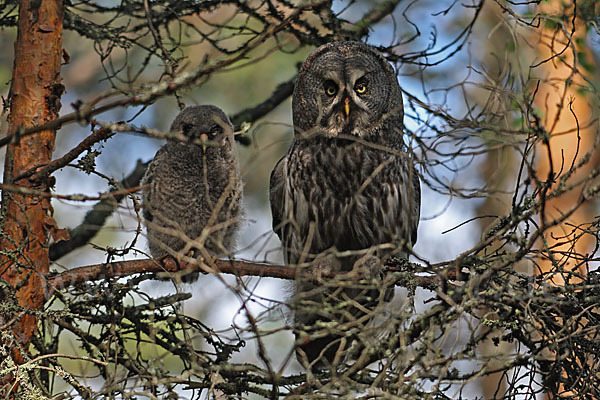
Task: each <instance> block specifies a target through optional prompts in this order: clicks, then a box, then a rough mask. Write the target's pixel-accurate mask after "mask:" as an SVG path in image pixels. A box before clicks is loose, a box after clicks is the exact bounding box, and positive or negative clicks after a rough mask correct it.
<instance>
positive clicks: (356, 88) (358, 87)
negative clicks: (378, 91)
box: [354, 81, 367, 94]
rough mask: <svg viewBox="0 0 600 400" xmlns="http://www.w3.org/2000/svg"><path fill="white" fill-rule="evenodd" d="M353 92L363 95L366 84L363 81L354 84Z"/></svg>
mask: <svg viewBox="0 0 600 400" xmlns="http://www.w3.org/2000/svg"><path fill="white" fill-rule="evenodd" d="M354 91H355V92H356V93H358V94H363V93H365V92H366V91H367V83H366V82H364V81H359V82H356V85H354Z"/></svg>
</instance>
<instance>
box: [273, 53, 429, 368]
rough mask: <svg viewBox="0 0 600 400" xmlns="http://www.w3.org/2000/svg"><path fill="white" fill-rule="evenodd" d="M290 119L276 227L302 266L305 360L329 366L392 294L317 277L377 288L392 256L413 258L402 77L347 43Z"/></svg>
mask: <svg viewBox="0 0 600 400" xmlns="http://www.w3.org/2000/svg"><path fill="white" fill-rule="evenodd" d="M292 112H293V121H294V141H293V142H292V144H291V145H290V148H289V149H288V152H287V154H286V155H285V156H284V157H283V158H282V159H281V160H280V161H279V162H278V163H277V165H276V166H275V168H274V170H273V172H272V173H271V185H270V201H271V212H272V214H273V229H274V230H275V232H276V233H277V235H278V236H279V238H280V239H281V241H282V244H283V251H284V256H285V260H286V263H287V264H290V265H297V267H298V268H301V270H300V271H299V272H300V273H299V274H298V276H300V278H297V279H296V283H295V294H294V298H293V302H292V303H293V304H292V307H293V309H294V313H295V320H294V324H295V329H294V333H295V335H296V343H297V345H298V347H297V355H298V356H299V359H300V360H301V361H307V362H308V363H309V364H310V365H311V366H327V365H331V364H332V363H334V360H344V359H345V358H347V355H348V347H349V343H350V342H352V341H353V340H354V339H355V338H356V337H357V335H358V334H357V332H358V333H366V332H368V329H369V328H368V326H367V325H368V322H369V321H370V320H371V319H372V318H371V316H369V313H370V310H369V309H370V308H372V307H374V305H376V304H381V303H382V302H385V301H388V300H389V298H390V297H391V296H390V294H393V292H392V288H390V287H385V288H384V287H382V286H381V285H380V286H376V285H375V286H373V285H371V286H369V285H362V284H360V283H359V281H360V280H358V279H355V282H352V281H351V282H350V285H348V282H346V284H347V285H346V286H344V287H343V288H341V287H338V285H339V282H340V281H336V280H329V281H328V280H324V279H321V281H320V282H319V283H316V282H315V277H317V278H318V276H319V274H320V275H324V272H333V273H336V272H348V271H358V272H359V273H360V274H361V275H360V276H363V277H364V278H366V279H365V281H369V280H371V281H373V279H376V278H379V277H380V275H381V272H382V269H383V263H384V262H385V260H386V259H387V258H389V257H390V256H400V257H407V253H408V249H410V247H411V246H412V244H414V243H415V241H416V237H417V225H418V222H419V210H420V202H421V200H420V199H421V194H420V186H419V178H418V176H417V173H416V171H415V170H414V168H413V164H412V161H411V159H410V158H409V156H408V154H407V153H406V152H405V145H404V142H403V138H402V136H403V134H402V119H403V116H404V113H403V105H402V93H401V90H400V86H399V85H398V81H397V78H396V74H395V73H394V70H393V68H392V67H391V65H390V64H389V63H388V62H387V60H386V59H385V58H384V57H383V56H382V55H381V54H380V53H379V52H378V51H376V50H375V49H373V48H372V47H370V46H367V45H365V44H363V43H360V42H345V41H340V42H333V43H329V44H326V45H324V46H321V47H319V48H317V49H316V50H314V51H313V52H312V53H311V54H310V55H309V56H308V58H307V59H306V61H305V62H304V64H303V65H302V68H301V69H300V72H299V75H298V80H297V82H296V86H295V89H294V94H293V98H292ZM302 271H306V273H304V274H303V273H302ZM353 283H355V284H353ZM352 332H354V333H352ZM353 335H354V337H353ZM355 342H356V341H355Z"/></svg>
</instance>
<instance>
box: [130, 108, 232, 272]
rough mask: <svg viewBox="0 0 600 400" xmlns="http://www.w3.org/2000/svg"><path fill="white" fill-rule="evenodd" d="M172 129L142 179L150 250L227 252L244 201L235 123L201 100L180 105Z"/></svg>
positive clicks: (161, 253)
mask: <svg viewBox="0 0 600 400" xmlns="http://www.w3.org/2000/svg"><path fill="white" fill-rule="evenodd" d="M170 130H171V132H173V133H174V137H172V138H169V139H168V140H167V143H166V144H165V145H164V146H163V147H161V148H160V149H159V150H158V152H157V153H156V155H155V156H154V159H153V160H152V161H151V162H150V165H148V169H147V171H146V174H145V176H144V179H143V181H142V184H143V185H144V190H143V196H142V200H143V202H142V207H143V217H144V224H145V225H146V229H147V232H148V246H149V249H150V254H151V255H152V257H155V258H157V257H162V256H165V255H171V256H174V257H176V258H181V257H182V256H185V255H188V254H193V255H194V256H204V257H207V256H217V257H218V256H226V255H229V254H230V253H231V252H232V251H233V250H234V245H235V236H236V233H237V230H238V226H239V219H240V212H241V202H242V182H241V179H240V171H239V165H238V161H237V157H236V154H235V151H234V148H233V126H232V125H231V122H230V121H229V118H227V115H225V113H224V112H223V111H222V110H221V109H220V108H218V107H215V106H211V105H202V106H192V107H187V108H186V109H184V110H183V111H181V112H180V113H179V114H178V115H177V117H176V118H175V120H174V121H173V123H172V125H171V129H170ZM177 134H179V137H177ZM181 135H183V136H181ZM182 139H183V140H182ZM191 252H192V253H191ZM195 279H197V274H196V275H192V276H191V277H190V276H188V277H186V281H188V282H190V281H193V280H195Z"/></svg>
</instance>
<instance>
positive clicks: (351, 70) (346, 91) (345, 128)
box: [292, 42, 402, 137]
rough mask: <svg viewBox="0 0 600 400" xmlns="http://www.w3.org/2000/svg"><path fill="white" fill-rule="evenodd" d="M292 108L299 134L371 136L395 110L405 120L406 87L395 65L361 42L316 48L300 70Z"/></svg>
mask: <svg viewBox="0 0 600 400" xmlns="http://www.w3.org/2000/svg"><path fill="white" fill-rule="evenodd" d="M292 109H293V113H294V126H295V127H296V133H297V134H307V135H311V134H324V135H326V136H328V137H337V136H348V135H352V136H358V137H367V136H369V135H372V134H375V133H376V132H377V131H379V130H380V128H381V126H382V124H383V122H384V120H385V119H387V118H389V117H390V114H394V113H395V114H396V115H395V117H396V119H399V121H400V124H401V121H402V97H401V92H400V87H399V85H398V82H397V80H396V76H395V74H394V73H393V70H392V68H391V66H390V65H389V64H388V63H387V61H386V60H385V59H384V58H383V56H381V55H380V54H379V53H377V52H376V51H375V50H374V49H372V48H370V47H369V46H366V45H364V44H363V43H359V42H333V43H330V44H328V45H325V46H322V47H320V48H318V49H317V50H315V51H314V52H313V53H312V54H311V55H310V56H309V57H308V58H307V60H306V62H305V64H304V65H303V67H302V69H301V71H300V74H299V76H298V82H297V83H296V88H295V91H294V97H293V105H292ZM392 111H393V112H392Z"/></svg>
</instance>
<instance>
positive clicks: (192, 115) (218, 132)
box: [171, 105, 233, 151]
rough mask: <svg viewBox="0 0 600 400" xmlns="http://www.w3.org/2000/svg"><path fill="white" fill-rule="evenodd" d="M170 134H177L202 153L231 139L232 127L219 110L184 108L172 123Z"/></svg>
mask: <svg viewBox="0 0 600 400" xmlns="http://www.w3.org/2000/svg"><path fill="white" fill-rule="evenodd" d="M171 132H179V133H180V134H182V135H183V136H184V137H185V138H186V139H187V141H188V142H189V143H192V144H194V145H196V146H199V147H201V148H202V149H203V150H204V151H206V149H207V148H210V147H211V146H212V147H214V146H222V145H225V144H226V143H227V142H228V141H229V140H230V139H233V137H232V135H233V126H232V125H231V122H230V121H229V118H227V115H225V113H224V112H223V111H222V110H221V109H220V108H218V107H215V106H209V105H204V106H192V107H187V108H185V109H184V110H183V111H181V112H180V113H179V115H177V117H176V118H175V120H174V121H173V124H172V125H171ZM230 136H231V138H230Z"/></svg>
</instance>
